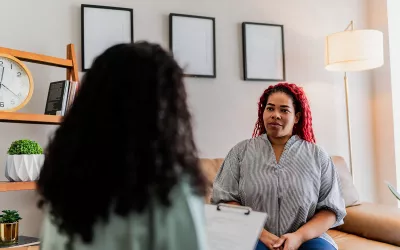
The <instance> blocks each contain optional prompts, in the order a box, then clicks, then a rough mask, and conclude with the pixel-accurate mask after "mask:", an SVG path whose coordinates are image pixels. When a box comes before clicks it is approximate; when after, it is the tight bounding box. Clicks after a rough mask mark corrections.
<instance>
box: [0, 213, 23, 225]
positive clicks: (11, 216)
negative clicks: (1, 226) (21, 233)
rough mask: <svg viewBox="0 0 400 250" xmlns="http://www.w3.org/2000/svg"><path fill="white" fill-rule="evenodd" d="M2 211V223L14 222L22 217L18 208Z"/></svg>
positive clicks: (0, 220) (0, 219)
mask: <svg viewBox="0 0 400 250" xmlns="http://www.w3.org/2000/svg"><path fill="white" fill-rule="evenodd" d="M2 212H3V214H0V223H14V222H18V221H19V220H21V219H22V218H21V216H20V215H19V213H18V211H17V210H3V211H2Z"/></svg>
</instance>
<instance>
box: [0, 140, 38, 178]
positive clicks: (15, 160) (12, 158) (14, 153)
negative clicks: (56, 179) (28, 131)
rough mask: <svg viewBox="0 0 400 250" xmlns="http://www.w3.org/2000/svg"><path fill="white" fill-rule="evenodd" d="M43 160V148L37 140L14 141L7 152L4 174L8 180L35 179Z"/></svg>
mask: <svg viewBox="0 0 400 250" xmlns="http://www.w3.org/2000/svg"><path fill="white" fill-rule="evenodd" d="M43 162H44V154H43V149H42V147H40V145H39V144H38V143H37V142H35V141H32V140H27V139H22V140H17V141H14V142H12V143H11V146H10V148H9V149H8V152H7V159H6V167H5V169H6V171H5V172H6V173H5V176H6V178H7V179H8V180H9V181H36V180H37V179H38V177H39V173H40V169H41V167H42V165H43Z"/></svg>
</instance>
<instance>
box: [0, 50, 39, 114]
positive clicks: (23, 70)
mask: <svg viewBox="0 0 400 250" xmlns="http://www.w3.org/2000/svg"><path fill="white" fill-rule="evenodd" d="M33 87H34V86H33V78H32V74H31V72H30V71H29V69H28V68H27V67H26V66H25V65H24V64H23V63H22V62H21V61H20V60H19V59H17V58H16V57H14V56H11V55H8V54H2V53H0V111H5V112H14V111H17V110H19V109H21V108H23V107H24V106H25V105H26V104H27V103H28V102H29V100H30V99H31V97H32V93H33Z"/></svg>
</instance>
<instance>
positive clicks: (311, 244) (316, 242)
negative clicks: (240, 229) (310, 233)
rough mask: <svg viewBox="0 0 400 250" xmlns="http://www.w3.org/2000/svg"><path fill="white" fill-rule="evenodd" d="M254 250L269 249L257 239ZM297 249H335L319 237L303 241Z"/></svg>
mask: <svg viewBox="0 0 400 250" xmlns="http://www.w3.org/2000/svg"><path fill="white" fill-rule="evenodd" d="M255 250H269V249H268V248H267V246H265V245H264V243H262V242H261V241H258V244H257V247H256V249H255ZM299 250H336V249H335V247H334V246H332V245H331V244H330V243H329V242H327V241H326V240H324V239H321V238H315V239H312V240H309V241H307V242H305V243H304V244H303V245H301V246H300V248H299Z"/></svg>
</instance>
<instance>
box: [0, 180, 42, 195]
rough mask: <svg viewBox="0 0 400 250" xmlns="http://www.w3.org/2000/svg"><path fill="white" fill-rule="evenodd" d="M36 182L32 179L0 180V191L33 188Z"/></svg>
mask: <svg viewBox="0 0 400 250" xmlns="http://www.w3.org/2000/svg"><path fill="white" fill-rule="evenodd" d="M35 189H36V184H35V182H33V181H29V182H9V181H0V192H9V191H21V190H35Z"/></svg>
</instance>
